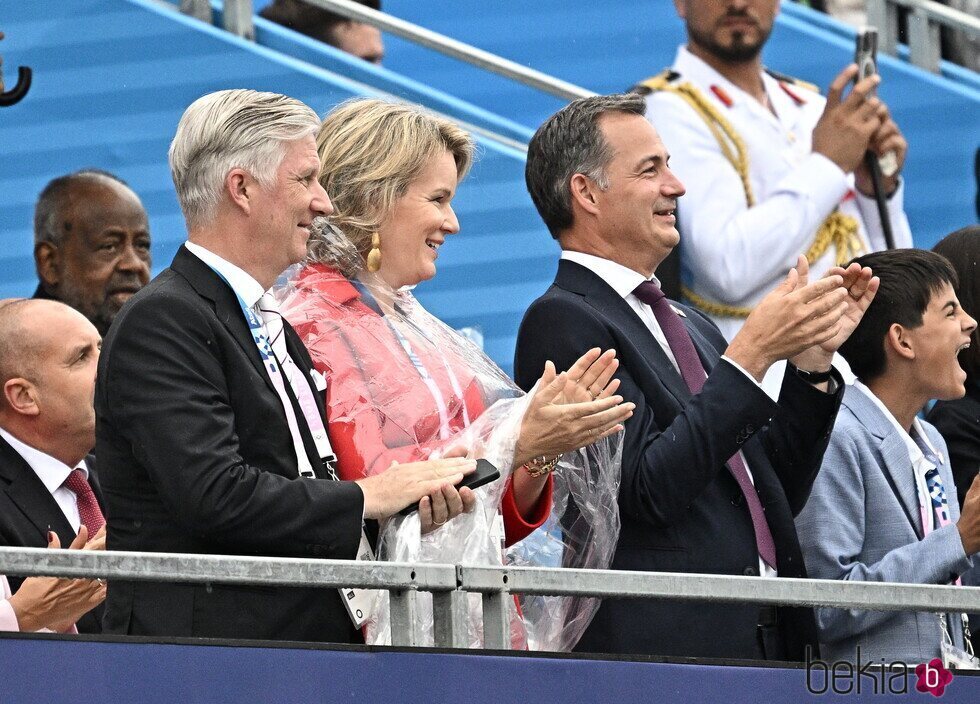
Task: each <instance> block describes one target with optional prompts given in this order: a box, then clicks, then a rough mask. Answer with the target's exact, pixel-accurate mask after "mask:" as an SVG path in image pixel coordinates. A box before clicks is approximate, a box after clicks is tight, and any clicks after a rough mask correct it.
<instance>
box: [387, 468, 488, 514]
mask: <svg viewBox="0 0 980 704" xmlns="http://www.w3.org/2000/svg"><path fill="white" fill-rule="evenodd" d="M498 479H500V470H499V469H497V468H496V467H494V466H493V465H492V464H491V463H490V462H488V461H487V460H477V461H476V469H475V470H473V471H472V472H470V473H469V474H467V475H466V476H465V477H463V481H461V482H460V483H459V484H457V485H456V488H457V489H463V488H467V489H476V488H478V487H481V486H483V485H484V484H489V483H490V482H494V481H497V480H498ZM418 510H419V505H418V504H410V505H408V506H406V507H405V508H403V509H402V510H401V511H399V512H398V513H399V515H402V516H407V515H408V514H410V513H412V512H413V511H418Z"/></svg>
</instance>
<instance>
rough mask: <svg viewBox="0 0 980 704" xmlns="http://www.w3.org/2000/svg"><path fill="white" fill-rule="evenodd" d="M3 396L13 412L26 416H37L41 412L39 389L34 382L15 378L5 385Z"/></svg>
mask: <svg viewBox="0 0 980 704" xmlns="http://www.w3.org/2000/svg"><path fill="white" fill-rule="evenodd" d="M3 396H4V399H5V400H6V402H7V405H8V406H10V408H11V410H13V411H14V412H15V413H19V414H21V415H24V416H36V415H38V414H39V413H40V412H41V407H40V406H39V405H38V398H37V396H38V394H37V387H36V386H35V385H34V382H32V381H28V380H27V379H22V378H20V377H15V378H13V379H8V380H7V383H5V384H4V385H3Z"/></svg>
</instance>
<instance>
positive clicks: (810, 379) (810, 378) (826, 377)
mask: <svg viewBox="0 0 980 704" xmlns="http://www.w3.org/2000/svg"><path fill="white" fill-rule="evenodd" d="M787 364H789V365H790V366H791V367H793V369H794V370H796V375H797V376H798V377H800V378H801V379H802V380H803V381H805V382H807V383H808V384H822V383H824V382H825V381H830V378H831V377H832V376H833V375H834V368H833V367H831V368H830V369H828V370H827V371H823V372H808V371H807V370H805V369H800V368H799V367H798V366H796V365H795V364H793V363H791V362H787Z"/></svg>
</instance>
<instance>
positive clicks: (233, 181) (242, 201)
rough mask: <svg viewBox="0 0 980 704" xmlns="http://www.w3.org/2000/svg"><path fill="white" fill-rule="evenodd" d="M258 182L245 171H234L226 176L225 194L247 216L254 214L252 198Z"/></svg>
mask: <svg viewBox="0 0 980 704" xmlns="http://www.w3.org/2000/svg"><path fill="white" fill-rule="evenodd" d="M257 187H258V182H257V181H256V180H255V179H254V178H252V175H251V174H250V173H249V172H248V171H246V170H245V169H232V170H231V171H229V172H228V173H227V175H225V192H226V193H227V194H228V198H229V199H231V202H232V203H234V205H235V206H236V207H238V208H240V209H241V210H242V212H243V213H244V214H245V215H251V213H252V201H251V199H252V196H254V195H255V189H256V188H257Z"/></svg>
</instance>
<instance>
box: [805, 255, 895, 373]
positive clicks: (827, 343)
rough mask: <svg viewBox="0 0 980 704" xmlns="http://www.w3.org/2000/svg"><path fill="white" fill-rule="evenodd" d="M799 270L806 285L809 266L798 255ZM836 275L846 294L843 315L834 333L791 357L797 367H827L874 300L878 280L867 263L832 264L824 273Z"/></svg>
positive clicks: (814, 369) (809, 368) (820, 368)
mask: <svg viewBox="0 0 980 704" xmlns="http://www.w3.org/2000/svg"><path fill="white" fill-rule="evenodd" d="M796 270H797V271H798V272H799V274H800V285H802V286H805V285H806V283H807V279H808V278H809V272H810V267H809V264H808V263H807V261H806V258H805V257H802V256H801V257H800V259H799V262H798V263H797V265H796ZM832 276H834V277H836V276H839V277H840V278H841V279H842V280H843V284H842V286H843V288H844V289H846V290H847V295H846V296H845V297H844V298H843V306H844V307H843V315H841V317H840V320H839V322H838V324H837V327H836V328H835V329H836V332H835V334H834V335H833V336H831V337H828V338H826V339H824V340H822V341H821V342H820V343H819V344H816V345H814V346H813V347H811V348H810V349H807V350H804V351H803V352H801V353H800V354H799V355H797V356H796V357H794V358H792V359H791V360H790V361H791V362H792V363H793V364H794V365H796V366H797V367H798V368H800V369H805V370H807V371H819V370H824V369H829V368H830V365H831V362H832V360H833V357H834V353H835V352H837V350H838V349H840V346H841V345H843V344H844V341H845V340H847V338H849V337H850V336H851V333H853V332H854V330H855V329H856V328H857V326H858V323H860V322H861V319H862V318H863V317H864V313H865V312H866V311H867V310H868V306H870V305H871V301H872V300H874V297H875V294H876V293H877V292H878V286H879V284H880V283H881V282H880V281H879V279H878V277H876V276H874V275H873V274H872V271H871V269H869V268H868V267H863V268H862V267H861V265H859V264H854V263H852V264H851V265H850V266H848V267H847V268H846V269H844V268H842V267H839V266H835V267H832V268H831V269H829V270H828V271H827V273H826V274H824V277H823V278H827V277H832Z"/></svg>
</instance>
